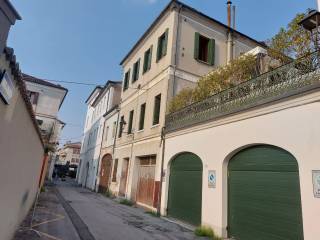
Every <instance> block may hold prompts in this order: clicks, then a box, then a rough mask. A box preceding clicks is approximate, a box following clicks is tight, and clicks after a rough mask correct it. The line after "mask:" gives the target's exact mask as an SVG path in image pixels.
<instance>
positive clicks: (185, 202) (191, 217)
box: [167, 153, 202, 226]
mask: <svg viewBox="0 0 320 240" xmlns="http://www.w3.org/2000/svg"><path fill="white" fill-rule="evenodd" d="M201 202H202V162H201V159H200V158H199V157H198V156H196V155H195V154H192V153H183V154H180V155H178V156H177V157H176V158H175V159H173V160H172V163H171V166H170V179H169V196H168V208H167V210H168V216H169V217H172V218H176V219H178V220H181V221H183V222H186V223H189V224H192V225H195V226H197V225H200V224H201V205H202V204H201Z"/></svg>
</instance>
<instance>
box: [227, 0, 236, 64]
mask: <svg viewBox="0 0 320 240" xmlns="http://www.w3.org/2000/svg"><path fill="white" fill-rule="evenodd" d="M227 5H228V8H227V9H228V32H227V63H229V62H230V61H231V60H232V59H233V29H232V28H231V5H232V2H231V1H228V2H227ZM234 25H235V23H234Z"/></svg>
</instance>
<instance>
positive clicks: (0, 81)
mask: <svg viewBox="0 0 320 240" xmlns="http://www.w3.org/2000/svg"><path fill="white" fill-rule="evenodd" d="M12 96H13V83H12V80H11V78H10V76H9V74H7V72H6V71H5V72H4V73H3V74H2V76H1V78H0V97H1V98H2V100H3V101H4V102H5V103H6V104H10V100H11V98H12Z"/></svg>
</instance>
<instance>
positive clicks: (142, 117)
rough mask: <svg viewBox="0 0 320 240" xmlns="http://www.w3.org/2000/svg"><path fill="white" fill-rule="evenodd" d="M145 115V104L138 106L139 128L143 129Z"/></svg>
mask: <svg viewBox="0 0 320 240" xmlns="http://www.w3.org/2000/svg"><path fill="white" fill-rule="evenodd" d="M145 115H146V104H145V103H144V104H141V106H140V119H139V130H142V129H144V117H145Z"/></svg>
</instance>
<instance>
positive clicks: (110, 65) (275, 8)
mask: <svg viewBox="0 0 320 240" xmlns="http://www.w3.org/2000/svg"><path fill="white" fill-rule="evenodd" d="M11 2H12V4H13V5H14V6H15V8H16V9H17V11H18V12H19V13H20V15H21V16H22V20H21V21H17V22H16V24H15V25H14V26H13V27H12V28H11V32H10V35H9V39H8V46H10V47H13V48H14V49H15V54H16V56H17V61H18V62H19V64H20V67H21V70H22V71H23V72H25V73H27V74H30V75H33V76H35V77H39V78H42V79H48V80H58V81H73V82H82V83H90V84H99V85H103V84H105V83H106V82H107V81H108V80H116V81H120V80H121V79H122V71H121V67H120V65H119V63H120V61H121V60H122V58H123V57H124V56H125V55H126V54H127V53H128V52H129V50H130V49H131V47H132V46H133V45H134V44H135V43H136V41H137V40H138V39H139V38H140V36H141V35H142V34H143V33H144V32H145V30H146V29H147V28H148V26H149V25H150V24H151V23H152V22H153V20H154V19H155V18H156V17H157V16H158V14H159V13H160V12H161V11H162V9H163V8H164V7H165V6H166V5H167V4H168V2H169V0H54V1H52V0H11ZM182 2H184V3H186V4H188V5H190V6H191V7H193V8H196V9H197V10H199V11H201V12H203V13H205V14H207V15H209V16H211V17H213V18H215V19H217V20H219V21H221V22H224V23H226V18H227V17H226V15H227V12H226V0H182ZM233 4H234V5H236V28H237V30H238V31H240V32H243V33H244V34H246V35H249V36H250V37H253V38H255V39H257V40H259V41H263V40H266V39H269V38H271V37H272V36H273V35H274V34H276V33H277V32H278V30H279V28H280V27H284V26H286V25H287V24H288V23H289V22H290V20H291V19H292V18H293V17H294V16H295V15H296V14H297V13H299V12H305V11H306V9H308V8H316V0H233ZM61 85H63V86H64V87H66V88H68V90H69V92H68V95H67V97H66V99H65V101H64V103H63V105H62V107H61V109H60V112H59V119H61V120H62V121H64V122H65V123H66V126H65V128H64V130H63V133H62V136H61V139H60V143H64V142H66V141H68V140H70V141H80V140H81V138H82V134H83V123H84V120H85V114H86V109H87V108H86V104H85V100H86V99H87V97H88V96H89V94H90V93H91V91H92V90H93V88H94V86H86V85H76V84H67V83H63V84H61Z"/></svg>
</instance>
